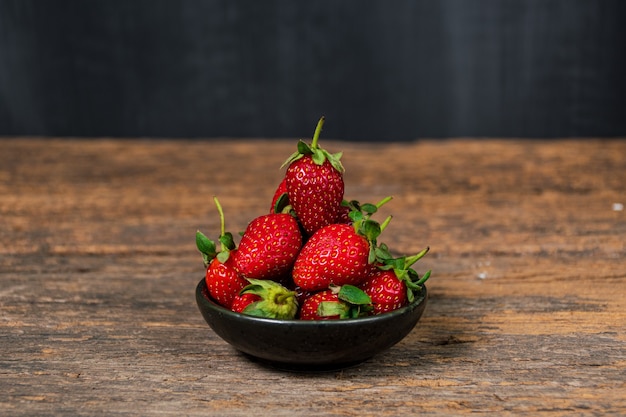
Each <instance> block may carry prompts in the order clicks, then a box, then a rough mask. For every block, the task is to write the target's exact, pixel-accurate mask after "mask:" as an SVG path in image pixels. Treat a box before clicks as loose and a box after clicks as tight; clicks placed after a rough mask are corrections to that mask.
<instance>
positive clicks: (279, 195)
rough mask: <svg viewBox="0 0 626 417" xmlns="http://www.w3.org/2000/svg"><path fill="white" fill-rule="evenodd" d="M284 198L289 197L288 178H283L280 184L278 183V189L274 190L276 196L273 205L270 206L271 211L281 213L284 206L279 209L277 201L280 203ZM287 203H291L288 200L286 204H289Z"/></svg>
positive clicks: (273, 198)
mask: <svg viewBox="0 0 626 417" xmlns="http://www.w3.org/2000/svg"><path fill="white" fill-rule="evenodd" d="M283 198H287V199H288V196H287V179H286V178H283V180H282V181H281V182H280V184H278V188H276V191H274V197H272V205H271V207H270V213H279V212H280V211H281V210H282V208H281V209H279V210H277V207H276V203H278V201H279V200H281V199H283ZM287 204H289V202H288V201H287V202H286V204H284V205H287Z"/></svg>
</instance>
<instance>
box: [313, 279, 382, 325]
mask: <svg viewBox="0 0 626 417" xmlns="http://www.w3.org/2000/svg"><path fill="white" fill-rule="evenodd" d="M331 291H333V292H334V293H336V294H337V301H322V302H320V304H319V307H318V309H317V314H318V315H319V316H320V317H332V316H339V318H340V319H347V318H357V317H360V316H363V315H366V314H367V313H368V312H369V311H370V310H371V304H372V300H371V298H370V297H369V295H367V294H366V293H365V291H363V290H362V289H360V288H358V287H356V286H354V285H350V284H345V285H342V286H341V287H335V286H333V287H331Z"/></svg>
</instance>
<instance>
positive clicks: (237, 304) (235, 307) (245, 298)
mask: <svg viewBox="0 0 626 417" xmlns="http://www.w3.org/2000/svg"><path fill="white" fill-rule="evenodd" d="M260 299H261V297H259V296H258V295H256V294H249V293H246V294H237V295H236V296H235V299H234V300H233V303H232V305H231V306H230V309H231V310H232V311H234V312H236V313H242V312H243V310H245V308H246V307H248V306H249V305H250V304H252V303H254V302H255V301H259V300H260Z"/></svg>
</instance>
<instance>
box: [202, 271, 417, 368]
mask: <svg viewBox="0 0 626 417" xmlns="http://www.w3.org/2000/svg"><path fill="white" fill-rule="evenodd" d="M427 298H428V293H427V290H426V287H425V286H422V291H421V293H419V294H416V297H415V300H414V301H413V302H412V303H411V304H409V305H407V306H405V307H402V308H400V309H398V310H394V311H392V312H388V313H384V314H379V315H375V316H367V317H360V318H354V319H341V320H324V321H307V320H279V319H269V318H263V317H254V316H250V315H247V314H241V313H236V312H234V311H230V310H228V309H226V308H224V307H222V306H220V305H219V304H218V303H217V302H216V301H214V300H213V299H212V298H211V296H210V295H209V293H208V291H207V287H206V283H205V281H204V279H202V280H200V282H199V283H198V285H197V287H196V302H197V303H198V308H199V309H200V312H201V313H202V316H203V317H204V320H205V321H206V322H207V323H208V325H209V326H210V327H211V329H213V331H214V332H215V333H216V334H217V335H218V336H219V337H221V338H222V339H223V340H225V341H226V342H228V343H229V344H230V345H232V346H233V347H234V348H235V349H237V350H238V351H240V352H243V353H245V354H246V355H248V356H249V357H252V358H253V359H256V360H257V361H258V362H261V363H263V364H267V365H271V366H273V367H275V368H280V369H285V370H294V371H298V370H300V371H329V370H335V369H341V368H346V367H350V366H354V365H357V364H359V363H361V362H363V361H365V360H367V359H370V358H372V357H373V356H375V355H377V354H379V353H381V352H383V351H385V350H387V349H389V348H390V347H392V346H393V345H395V344H396V343H398V342H399V341H401V340H402V339H403V338H404V337H405V336H406V335H408V334H409V333H410V332H411V330H413V328H414V327H415V325H416V324H417V322H418V321H419V319H420V317H421V316H422V313H423V312H424V309H425V307H426V301H427Z"/></svg>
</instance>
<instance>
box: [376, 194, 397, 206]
mask: <svg viewBox="0 0 626 417" xmlns="http://www.w3.org/2000/svg"><path fill="white" fill-rule="evenodd" d="M391 200H393V197H392V196H388V197H385V198H383V199H382V200H380V201H379V202H378V203H376V208H381V207H382V206H384V205H385V204H387V203H388V202H390V201H391Z"/></svg>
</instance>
